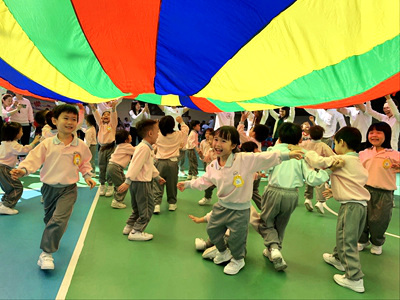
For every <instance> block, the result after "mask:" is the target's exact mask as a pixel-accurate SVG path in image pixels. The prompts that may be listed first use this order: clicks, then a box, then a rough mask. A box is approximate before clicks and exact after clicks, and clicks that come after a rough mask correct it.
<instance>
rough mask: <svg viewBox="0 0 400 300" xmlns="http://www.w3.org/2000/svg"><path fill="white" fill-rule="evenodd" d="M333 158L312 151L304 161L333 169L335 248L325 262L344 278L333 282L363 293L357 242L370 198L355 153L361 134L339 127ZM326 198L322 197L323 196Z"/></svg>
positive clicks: (355, 130)
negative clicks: (336, 204)
mask: <svg viewBox="0 0 400 300" xmlns="http://www.w3.org/2000/svg"><path fill="white" fill-rule="evenodd" d="M334 139H335V140H334V143H335V152H336V153H337V154H338V155H337V156H330V157H321V156H319V155H318V154H317V153H316V152H314V151H308V152H307V154H306V156H305V159H306V161H307V162H308V163H309V164H310V165H311V166H312V167H315V168H328V167H330V166H331V169H332V168H333V170H332V171H333V173H332V174H331V185H332V195H333V197H334V198H335V199H336V200H337V201H339V202H340V203H341V205H340V209H339V215H338V218H337V226H336V247H335V248H334V250H333V253H332V254H330V253H324V255H323V259H324V260H325V262H326V263H328V264H330V265H332V266H334V267H335V268H336V269H338V270H339V271H344V272H346V273H345V275H340V274H336V275H334V276H333V279H334V280H335V282H336V283H337V284H339V285H341V286H343V287H346V288H349V289H352V290H353V291H356V292H359V293H362V292H364V281H363V279H362V278H363V276H364V274H363V272H362V271H361V264H360V258H359V253H358V250H357V241H358V240H359V239H360V236H361V234H362V231H363V229H364V225H365V220H366V215H367V202H368V200H369V199H370V194H369V192H368V190H367V189H366V188H365V187H364V186H365V184H366V183H367V180H368V171H367V170H366V169H365V168H364V167H363V166H362V164H361V161H360V159H359V157H358V154H357V153H356V151H357V149H358V147H359V146H360V143H361V133H360V131H359V130H358V129H357V128H354V127H347V126H346V127H343V128H342V129H340V130H339V131H338V132H337V133H336V134H335V136H334ZM337 158H340V159H342V160H343V161H344V167H342V168H340V169H336V166H335V164H336V163H337V162H335V160H337ZM325 196H326V194H325Z"/></svg>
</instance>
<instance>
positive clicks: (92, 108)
mask: <svg viewBox="0 0 400 300" xmlns="http://www.w3.org/2000/svg"><path fill="white" fill-rule="evenodd" d="M89 107H90V109H91V110H92V111H95V110H96V106H95V105H94V104H93V103H89Z"/></svg>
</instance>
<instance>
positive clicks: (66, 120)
mask: <svg viewBox="0 0 400 300" xmlns="http://www.w3.org/2000/svg"><path fill="white" fill-rule="evenodd" d="M52 121H53V124H54V125H56V126H57V130H58V132H59V133H61V134H72V133H73V132H74V131H75V130H76V127H77V126H78V115H76V114H74V113H70V112H62V113H61V114H60V115H59V117H58V119H56V118H52Z"/></svg>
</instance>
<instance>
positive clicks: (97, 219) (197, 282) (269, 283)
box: [0, 176, 400, 299]
mask: <svg viewBox="0 0 400 300" xmlns="http://www.w3.org/2000/svg"><path fill="white" fill-rule="evenodd" d="M38 181H39V178H38V176H37V177H31V178H24V186H25V188H26V190H25V191H24V195H23V197H22V199H21V202H20V203H19V204H18V207H17V208H18V209H19V210H20V214H18V215H16V216H3V215H2V216H0V228H1V230H0V241H1V243H0V255H1V261H0V278H1V284H0V298H1V299H55V298H56V297H57V298H58V299H63V298H66V299H399V298H400V292H399V270H400V268H399V267H400V266H399V257H400V255H399V254H400V249H399V241H400V240H399V235H400V227H399V205H400V203H399V198H400V197H399V196H395V202H396V208H394V209H393V217H392V221H391V223H390V226H389V229H388V232H389V233H391V234H393V235H395V236H391V235H390V236H389V235H388V236H387V239H386V243H385V245H384V248H383V254H382V255H381V256H374V255H372V254H370V253H369V251H363V252H361V254H360V257H361V263H362V268H363V272H364V273H365V277H364V285H365V289H366V292H365V293H364V294H358V293H355V292H353V291H351V290H348V289H345V288H342V287H340V286H338V285H337V284H335V283H334V281H333V279H332V277H333V275H334V274H336V273H340V272H339V271H337V270H336V269H334V268H333V267H331V266H329V265H327V264H326V263H325V262H324V261H323V259H322V254H323V253H324V252H330V251H331V250H332V248H333V247H334V242H335V225H336V216H334V215H333V214H331V213H329V212H326V214H325V215H320V214H318V213H317V212H312V213H310V212H307V211H306V210H305V208H304V206H303V201H304V199H303V197H302V195H303V189H302V190H301V191H300V195H301V197H300V201H299V206H298V207H297V209H296V210H295V212H294V213H293V215H292V217H291V220H290V223H289V225H288V228H287V231H286V236H285V240H284V244H283V250H282V253H283V256H284V258H285V260H286V262H287V264H288V268H287V269H286V271H285V272H279V273H278V272H276V271H275V270H274V269H273V266H272V264H271V263H270V262H269V261H268V260H267V259H266V258H265V257H263V255H262V250H263V249H264V247H263V243H262V239H261V237H260V236H259V235H258V234H257V233H256V232H255V231H254V230H253V229H252V228H249V237H248V247H247V251H248V252H247V257H246V266H245V268H244V269H243V270H241V271H240V273H239V274H237V275H235V276H228V275H225V274H224V273H223V267H222V266H217V265H215V264H214V263H213V262H212V261H207V260H203V259H202V257H201V253H200V252H197V251H196V250H195V248H194V239H195V238H196V237H203V238H206V231H205V228H206V224H195V223H194V222H192V221H191V220H190V219H189V218H188V215H189V214H193V215H196V216H203V215H205V214H206V213H207V212H208V211H209V210H210V209H211V206H205V207H204V206H203V207H202V206H199V205H198V204H197V201H198V200H199V199H201V198H202V197H203V193H202V192H200V191H194V190H186V191H185V192H183V193H181V192H178V193H179V194H178V209H177V210H176V211H175V212H169V211H168V210H167V203H166V202H165V199H164V202H163V204H162V208H161V209H162V211H161V214H160V215H155V216H153V218H152V220H151V222H150V224H149V226H148V228H147V230H146V231H147V232H149V233H153V234H154V239H153V240H152V241H149V242H130V241H128V240H127V237H126V236H124V235H122V229H123V227H124V225H125V221H126V219H127V218H128V215H129V214H130V211H129V209H124V210H115V209H112V208H111V207H110V202H111V198H107V197H104V196H103V197H98V196H97V195H96V192H97V188H96V189H95V190H92V191H90V190H89V188H87V187H85V185H84V184H82V183H83V181H81V183H80V184H79V187H80V188H79V195H78V201H77V202H76V205H75V209H74V212H73V214H72V217H71V220H70V223H69V227H68V229H67V231H66V233H65V235H64V237H63V240H62V241H61V247H60V250H59V251H58V252H57V253H56V254H55V255H54V258H55V264H56V269H55V270H54V271H48V272H44V271H41V270H40V269H39V267H38V266H37V265H36V262H37V257H38V255H39V254H40V249H39V243H40V239H41V234H42V230H43V226H44V225H43V221H42V218H43V207H42V204H41V203H40V192H39V188H40V185H41V184H40V182H38ZM265 184H266V182H265V181H264V182H262V183H261V185H260V192H262V191H263V188H264V186H265ZM214 197H215V196H214ZM214 201H215V200H214ZM125 202H126V203H127V204H129V203H130V197H129V194H128V196H127V198H126V199H125ZM328 206H329V207H330V208H331V209H332V210H333V211H336V212H337V211H338V208H339V205H338V203H337V202H336V201H335V200H333V199H330V200H329V201H328Z"/></svg>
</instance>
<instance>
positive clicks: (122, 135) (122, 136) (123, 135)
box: [115, 129, 129, 145]
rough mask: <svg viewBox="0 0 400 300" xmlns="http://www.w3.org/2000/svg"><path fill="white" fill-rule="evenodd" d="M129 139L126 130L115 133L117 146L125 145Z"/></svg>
mask: <svg viewBox="0 0 400 300" xmlns="http://www.w3.org/2000/svg"><path fill="white" fill-rule="evenodd" d="M128 138H129V132H128V131H126V130H123V129H122V130H117V131H116V132H115V143H116V144H117V145H119V144H122V143H125V141H126V140H127V139H128Z"/></svg>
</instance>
